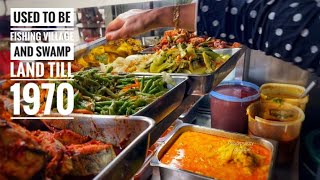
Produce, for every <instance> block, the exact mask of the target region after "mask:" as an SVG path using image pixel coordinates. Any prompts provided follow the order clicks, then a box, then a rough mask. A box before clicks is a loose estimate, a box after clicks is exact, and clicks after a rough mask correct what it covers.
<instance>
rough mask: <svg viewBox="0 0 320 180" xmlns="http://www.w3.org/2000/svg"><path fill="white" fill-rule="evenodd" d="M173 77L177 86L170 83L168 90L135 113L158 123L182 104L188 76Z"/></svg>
mask: <svg viewBox="0 0 320 180" xmlns="http://www.w3.org/2000/svg"><path fill="white" fill-rule="evenodd" d="M172 79H173V80H174V82H175V83H176V85H175V86H172V85H169V84H168V86H167V88H168V89H169V91H168V92H166V93H165V94H164V95H162V96H160V97H159V98H158V99H156V100H155V101H153V102H152V103H150V104H148V105H147V106H145V107H144V108H142V109H141V110H140V111H138V112H137V113H135V114H134V115H135V116H147V117H150V118H152V119H154V120H155V121H156V123H158V122H160V121H161V120H163V119H164V118H165V117H166V116H167V115H169V114H170V113H171V112H172V111H173V110H175V109H176V108H177V107H178V106H179V105H180V104H181V102H182V100H183V98H184V96H185V93H186V88H187V81H188V77H183V76H175V77H172Z"/></svg>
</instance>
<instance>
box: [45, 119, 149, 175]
mask: <svg viewBox="0 0 320 180" xmlns="http://www.w3.org/2000/svg"><path fill="white" fill-rule="evenodd" d="M70 116H71V117H74V119H73V120H68V119H66V120H42V121H43V122H44V123H45V124H46V125H47V126H48V127H49V128H54V129H70V130H72V131H74V132H76V133H79V134H82V135H86V136H90V137H91V138H93V139H97V140H100V141H103V142H106V143H111V144H113V145H115V146H120V145H121V147H123V148H124V149H123V150H122V151H121V152H120V154H118V155H117V157H116V158H115V159H114V160H113V161H111V162H110V163H109V164H108V165H107V166H106V167H105V168H104V169H102V170H101V172H100V173H99V174H98V175H96V176H95V177H94V179H110V180H118V179H121V180H125V179H130V178H131V177H133V175H134V174H135V173H136V172H137V171H138V170H139V168H140V167H141V166H142V164H143V162H144V160H145V157H146V152H147V149H148V148H149V132H150V130H151V129H152V127H153V126H154V121H153V120H152V119H150V118H147V117H142V116H130V117H125V116H101V115H99V116H98V115H81V116H80V115H74V114H73V115H70ZM70 116H69V117H70Z"/></svg>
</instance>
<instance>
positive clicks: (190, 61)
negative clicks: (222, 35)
mask: <svg viewBox="0 0 320 180" xmlns="http://www.w3.org/2000/svg"><path fill="white" fill-rule="evenodd" d="M229 58H230V56H229V55H223V54H218V53H215V52H213V51H212V49H210V48H209V47H194V46H193V45H192V44H187V45H186V44H178V45H176V46H174V47H172V48H170V49H168V50H160V51H158V52H157V53H155V54H152V55H150V54H149V55H132V56H128V57H126V58H117V59H116V60H115V61H114V62H113V63H111V64H108V65H107V68H113V71H112V72H150V73H160V72H168V73H186V74H206V73H212V72H214V71H215V70H216V69H218V68H219V67H220V66H221V65H222V64H223V63H225V62H226V61H227V60H228V59H229Z"/></svg>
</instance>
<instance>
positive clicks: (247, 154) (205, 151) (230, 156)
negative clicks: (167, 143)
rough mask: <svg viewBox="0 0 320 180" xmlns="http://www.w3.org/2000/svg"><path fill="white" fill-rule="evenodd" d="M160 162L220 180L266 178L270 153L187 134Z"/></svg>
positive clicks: (252, 145) (248, 144)
mask: <svg viewBox="0 0 320 180" xmlns="http://www.w3.org/2000/svg"><path fill="white" fill-rule="evenodd" d="M161 162H162V163H164V164H167V165H169V166H172V167H176V168H179V169H182V170H186V171H190V172H193V173H196V174H200V175H203V176H207V177H211V178H217V179H246V180H250V179H255V180H256V179H267V178H268V172H269V167H270V163H271V152H270V150H268V149H267V148H265V147H263V146H261V145H258V144H256V143H252V142H244V141H237V140H232V139H228V138H225V137H219V136H215V135H209V134H204V133H199V132H184V133H183V134H181V135H180V137H179V138H178V139H177V140H176V142H174V143H173V145H172V146H171V147H170V149H169V150H168V151H167V152H166V153H165V154H164V156H163V157H162V158H161Z"/></svg>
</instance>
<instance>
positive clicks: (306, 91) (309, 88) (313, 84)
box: [299, 80, 317, 98]
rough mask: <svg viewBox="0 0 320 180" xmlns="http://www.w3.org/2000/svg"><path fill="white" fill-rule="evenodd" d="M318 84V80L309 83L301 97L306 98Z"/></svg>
mask: <svg viewBox="0 0 320 180" xmlns="http://www.w3.org/2000/svg"><path fill="white" fill-rule="evenodd" d="M316 85H317V80H314V81H311V83H310V84H309V85H308V87H307V88H306V90H305V91H304V93H302V94H301V95H300V97H299V98H304V97H305V96H307V95H308V94H309V92H310V91H311V89H312V88H313V87H314V86H316Z"/></svg>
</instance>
